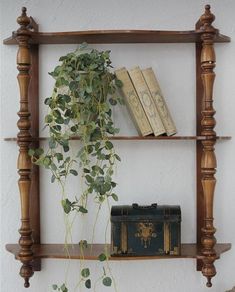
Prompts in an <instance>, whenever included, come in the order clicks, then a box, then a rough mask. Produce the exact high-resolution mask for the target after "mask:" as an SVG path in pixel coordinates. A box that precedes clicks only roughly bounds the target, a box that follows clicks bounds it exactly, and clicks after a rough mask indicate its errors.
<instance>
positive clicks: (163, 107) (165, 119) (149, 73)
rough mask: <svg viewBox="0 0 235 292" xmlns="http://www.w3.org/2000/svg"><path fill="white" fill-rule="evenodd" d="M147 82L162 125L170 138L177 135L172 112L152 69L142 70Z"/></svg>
mask: <svg viewBox="0 0 235 292" xmlns="http://www.w3.org/2000/svg"><path fill="white" fill-rule="evenodd" d="M142 73H143V76H144V79H145V82H146V84H147V86H148V88H149V91H150V92H151V95H152V98H153V101H154V104H155V106H156V108H157V110H158V112H159V115H160V117H161V120H162V123H163V125H164V127H165V129H166V133H167V135H168V136H171V135H174V134H176V132H177V130H176V127H175V124H174V122H173V119H172V117H171V114H170V111H169V109H168V107H167V104H166V101H165V99H164V97H163V94H162V91H161V88H160V86H159V83H158V81H157V78H156V75H155V74H154V72H153V69H152V68H147V69H144V70H142Z"/></svg>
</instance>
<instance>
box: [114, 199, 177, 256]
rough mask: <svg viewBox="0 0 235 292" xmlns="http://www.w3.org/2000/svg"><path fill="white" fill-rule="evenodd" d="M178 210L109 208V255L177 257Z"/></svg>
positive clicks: (149, 207) (145, 207)
mask: <svg viewBox="0 0 235 292" xmlns="http://www.w3.org/2000/svg"><path fill="white" fill-rule="evenodd" d="M180 224H181V210H180V206H168V205H162V206H159V205H157V204H152V205H151V206H139V205H138V204H133V205H132V206H113V207H112V210H111V243H112V247H111V248H112V251H111V253H112V255H119V256H120V255H123V256H125V255H126V256H130V255H133V256H144V255H179V254H180V245H181V240H180V239H181V236H180V234H181V233H180Z"/></svg>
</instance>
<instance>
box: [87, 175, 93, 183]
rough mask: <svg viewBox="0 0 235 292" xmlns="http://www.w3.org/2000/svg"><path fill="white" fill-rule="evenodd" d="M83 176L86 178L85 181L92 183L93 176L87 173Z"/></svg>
mask: <svg viewBox="0 0 235 292" xmlns="http://www.w3.org/2000/svg"><path fill="white" fill-rule="evenodd" d="M85 178H86V180H87V182H88V183H90V184H91V183H93V181H94V180H93V178H92V177H91V176H90V175H88V174H87V175H86V176H85Z"/></svg>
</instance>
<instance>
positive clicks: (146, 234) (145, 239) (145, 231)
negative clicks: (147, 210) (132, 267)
mask: <svg viewBox="0 0 235 292" xmlns="http://www.w3.org/2000/svg"><path fill="white" fill-rule="evenodd" d="M137 230H138V232H137V233H136V234H135V237H140V239H141V244H142V245H144V248H147V247H148V246H150V242H151V238H152V237H153V238H155V237H157V233H156V232H154V231H155V229H154V225H153V223H143V222H141V223H138V224H137Z"/></svg>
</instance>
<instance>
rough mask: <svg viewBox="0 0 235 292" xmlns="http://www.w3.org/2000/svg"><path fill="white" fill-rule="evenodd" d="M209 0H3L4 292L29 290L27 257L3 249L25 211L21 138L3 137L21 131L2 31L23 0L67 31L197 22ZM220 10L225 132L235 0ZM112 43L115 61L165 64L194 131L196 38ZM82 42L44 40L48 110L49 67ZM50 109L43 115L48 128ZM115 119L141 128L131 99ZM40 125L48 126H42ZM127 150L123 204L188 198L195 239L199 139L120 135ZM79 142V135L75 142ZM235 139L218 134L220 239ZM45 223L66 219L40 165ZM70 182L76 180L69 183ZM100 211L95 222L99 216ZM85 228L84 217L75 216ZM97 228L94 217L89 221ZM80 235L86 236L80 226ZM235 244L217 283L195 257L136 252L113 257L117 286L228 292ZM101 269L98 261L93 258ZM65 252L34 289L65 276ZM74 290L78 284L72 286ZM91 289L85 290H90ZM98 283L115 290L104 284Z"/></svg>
mask: <svg viewBox="0 0 235 292" xmlns="http://www.w3.org/2000/svg"><path fill="white" fill-rule="evenodd" d="M205 4H206V2H205V1H203V0H198V1H189V0H179V1H173V0H155V1H153V0H145V1H141V0H129V1H124V0H119V1H114V0H109V1H108V0H100V1H91V0H87V1H81V0H67V1H66V0H57V1H55V0H51V1H45V0H41V1H39V0H34V1H32V0H28V1H20V0H14V1H13V0H12V1H9V0H1V3H0V10H1V18H0V28H1V32H0V34H1V45H0V48H1V58H0V61H1V64H0V65H1V78H0V79H1V87H0V96H1V166H2V169H1V178H2V179H1V182H2V188H1V201H0V206H1V219H2V220H1V222H2V224H1V267H2V272H1V288H2V290H1V291H2V292H13V291H18V292H23V291H25V289H24V288H23V280H22V279H21V278H20V276H18V272H19V268H20V264H19V263H18V262H16V261H15V260H14V258H13V256H12V255H11V254H9V253H7V252H6V251H5V249H4V245H5V244H6V243H10V242H11V243H14V242H17V241H18V238H19V235H18V232H17V230H18V228H19V226H20V224H19V218H20V207H19V206H20V205H19V194H18V188H17V179H18V175H17V174H16V159H17V154H18V149H17V146H16V144H15V143H12V142H4V141H3V139H2V138H3V137H11V136H15V135H16V133H17V128H16V121H17V116H16V112H17V110H18V108H19V104H18V101H19V94H18V85H17V81H16V77H15V76H16V74H17V71H16V69H15V67H16V66H15V55H16V50H17V48H16V47H15V46H3V45H2V39H3V38H6V37H8V36H9V35H10V33H11V31H13V30H15V29H16V28H17V24H16V21H15V20H16V17H17V16H18V15H19V14H20V10H21V6H26V7H27V8H28V14H29V15H32V16H33V17H34V19H35V20H36V21H37V22H38V23H39V26H40V30H41V31H66V30H86V29H173V30H174V29H178V30H180V29H182V30H187V29H193V28H194V23H195V22H196V21H197V19H198V18H199V16H200V15H201V14H202V13H203V11H204V5H205ZM210 4H211V5H212V11H213V13H214V14H215V15H216V17H217V18H216V21H215V23H214V24H215V26H216V27H219V28H220V30H221V32H222V33H224V34H227V35H229V36H231V38H232V42H231V43H230V44H217V45H216V54H217V68H216V74H217V79H216V83H215V90H214V97H215V108H216V109H217V114H216V120H217V123H218V125H217V126H216V131H217V133H218V134H219V135H234V133H235V123H234V107H235V99H234V94H235V83H234V76H235V55H234V49H235V45H234V39H235V23H234V9H235V2H234V1H232V0H224V1H219V0H211V2H210ZM96 47H97V48H100V49H103V48H105V49H106V48H108V49H111V50H112V55H111V57H112V60H113V65H114V66H115V67H120V66H126V67H128V68H130V67H132V66H134V65H136V64H138V65H140V66H142V67H144V66H152V67H153V68H154V70H155V71H156V72H157V75H158V79H159V81H160V84H161V87H162V90H163V92H164V95H165V97H166V99H167V101H168V104H169V107H170V109H171V112H172V115H173V117H174V120H175V122H176V125H177V128H178V132H179V135H180V134H182V135H194V134H195V82H194V81H195V59H194V54H195V51H194V46H193V44H165V45H164V44H139V45H106V46H104V45H102V46H98V45H97V46H96ZM74 48H76V46H75V45H69V46H65V45H54V46H52V45H51V46H46V45H44V46H41V47H40V100H41V112H45V109H44V106H43V100H44V98H45V97H47V96H48V95H50V92H51V89H52V85H53V80H52V79H51V78H50V77H49V76H48V74H47V72H48V71H50V70H52V68H53V67H54V66H55V65H56V64H57V60H58V58H59V56H60V55H62V54H65V53H67V52H69V51H70V50H71V49H74ZM42 121H43V114H42V116H41V128H42V127H43V125H42ZM115 121H116V124H117V125H118V126H120V127H121V133H123V134H130V135H131V134H135V133H136V132H135V128H134V126H133V124H132V122H131V120H130V119H129V116H128V114H127V112H126V109H125V108H120V109H118V110H116V111H115ZM42 135H45V133H43V132H42ZM115 145H116V147H117V152H118V153H119V154H120V156H121V157H122V163H121V164H120V165H119V166H118V169H117V174H116V180H117V181H118V183H119V185H118V194H119V197H120V201H119V203H120V204H131V203H132V202H138V203H145V204H150V203H152V202H158V203H159V204H164V203H168V204H180V205H181V208H182V216H183V221H182V242H195V181H194V177H195V143H194V142H192V141H188V142H186V141H182V142H180V141H177V142H173V141H172V142H170V141H169V142H164V141H162V142H160V141H159V142H154V141H146V142H128V141H122V142H115ZM75 147H76V144H75ZM234 149H235V139H234V138H233V140H231V141H229V142H219V143H218V144H217V146H216V154H217V158H218V171H217V175H216V177H217V179H218V183H217V187H216V194H215V203H214V207H215V208H214V209H215V212H214V217H215V226H216V227H217V232H216V237H217V240H218V242H232V244H234V243H235V233H234V227H233V224H234V222H235V212H234V209H235V207H234V206H235V197H234V190H235V180H234V174H235V155H234ZM41 174H42V179H41V205H42V211H41V216H42V217H41V226H42V235H41V236H42V242H43V243H46V242H48V243H53V242H63V238H64V235H63V230H64V227H63V220H62V215H61V208H60V206H59V200H60V197H59V194H58V190H57V188H56V187H55V186H53V185H51V184H50V183H49V178H48V173H47V172H46V171H44V170H42V171H41ZM74 186H76V190H77V193H79V184H78V183H77V181H74V182H73V190H71V191H73V192H74V190H75V187H74ZM70 189H71V188H70ZM92 222H93V221H92V220H89V221H88V225H89V226H91V225H92ZM103 224H105V221H104V219H103V218H101V219H100V221H99V224H98V225H100V226H101V227H99V226H98V227H97V232H96V241H97V242H102V241H103V228H102V225H103ZM75 228H77V230H78V229H79V227H78V226H77V225H76V226H75ZM90 229H91V227H90ZM74 240H75V241H77V240H79V235H78V232H76V230H75V236H74ZM234 258H235V249H234V248H233V249H232V250H231V251H229V252H227V253H226V254H224V255H222V257H221V259H220V260H219V261H217V262H216V268H217V273H218V274H217V276H216V277H215V278H213V287H212V288H211V289H210V290H209V289H208V288H206V287H205V278H204V277H202V275H201V273H199V272H196V270H195V261H194V260H191V259H187V260H186V259H179V260H177V259H176V260H157V261H154V260H153V261H129V262H114V263H112V264H111V268H112V271H113V274H114V276H115V278H116V281H117V285H118V291H119V292H134V291H135V292H143V291H148V292H153V291H154V292H155V291H159V292H169V291H177V292H188V291H192V292H199V291H200V292H203V291H211V292H223V291H226V290H228V289H229V288H232V286H233V285H235V275H234V270H235V261H234ZM89 265H90V267H91V269H92V271H93V274H94V275H95V278H97V277H98V276H99V273H100V272H101V271H100V267H98V266H99V264H97V263H95V262H90V263H89ZM65 269H66V262H65V261H62V260H60V261H59V260H43V261H42V271H41V272H37V273H35V275H34V277H33V278H32V279H31V287H30V288H29V289H28V291H32V292H39V291H40V292H41V291H51V288H50V287H51V284H53V283H57V282H59V283H60V282H63V279H64V273H65ZM69 277H70V282H71V287H74V284H75V283H76V282H77V281H78V278H79V261H73V262H71V264H70V276H69ZM69 291H74V290H73V289H71V290H69ZM82 291H85V290H82ZM99 291H102V292H103V291H114V290H113V288H107V289H106V288H104V287H103V286H100V287H99V288H98V290H97V292H99Z"/></svg>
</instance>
